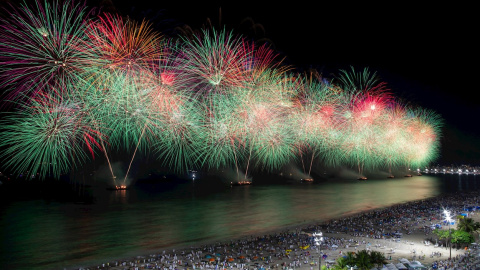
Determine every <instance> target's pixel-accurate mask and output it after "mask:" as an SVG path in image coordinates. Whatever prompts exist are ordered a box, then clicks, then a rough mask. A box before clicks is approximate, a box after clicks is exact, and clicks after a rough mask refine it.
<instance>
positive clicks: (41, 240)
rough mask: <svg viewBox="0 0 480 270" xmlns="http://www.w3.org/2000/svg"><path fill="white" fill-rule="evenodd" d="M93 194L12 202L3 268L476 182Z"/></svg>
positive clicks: (270, 223) (318, 217)
mask: <svg viewBox="0 0 480 270" xmlns="http://www.w3.org/2000/svg"><path fill="white" fill-rule="evenodd" d="M152 185H154V184H149V185H146V186H145V185H144V186H135V187H132V188H131V189H130V190H128V191H120V192H119V191H115V192H112V191H106V190H104V189H100V188H99V189H97V190H95V193H94V195H95V198H96V201H95V203H94V204H91V205H79V204H73V203H60V202H46V201H43V200H27V201H25V200H24V201H13V202H10V203H8V204H6V205H3V206H2V207H1V208H0V217H1V219H0V232H1V233H0V234H1V241H2V244H1V253H0V254H1V255H0V264H1V265H2V266H3V267H5V269H10V268H12V269H63V268H74V267H77V268H78V267H80V266H89V265H94V264H100V263H102V262H108V261H112V260H114V259H120V258H125V257H130V256H135V255H142V254H143V255H145V254H150V253H154V252H155V251H161V250H163V249H170V248H172V247H174V246H184V245H194V244H198V243H202V242H210V241H216V240H226V239H232V238H237V237H241V236H247V235H252V234H261V233H268V232H270V231H274V230H278V229H281V228H284V227H287V226H296V225H299V224H304V223H312V222H316V221H324V220H328V219H332V218H337V217H341V216H345V215H350V214H353V213H358V212H360V211H364V210H370V209H374V208H379V207H386V206H389V205H393V204H398V203H402V202H406V201H412V200H420V199H424V198H429V197H433V196H437V195H439V194H442V193H445V192H454V191H457V190H476V189H478V185H477V183H476V179H475V177H473V176H468V177H467V176H462V177H458V176H448V177H440V176H429V175H424V176H421V177H411V178H403V177H402V178H396V179H378V180H375V179H369V180H368V181H356V180H337V179H333V180H329V181H326V182H322V183H303V184H302V183H296V184H291V185H252V186H241V187H232V188H225V189H211V190H210V189H208V187H207V188H205V186H203V187H202V188H197V187H196V186H195V185H198V181H197V183H195V184H194V183H182V184H178V185H174V186H168V188H162V186H161V185H160V186H158V185H156V186H152Z"/></svg>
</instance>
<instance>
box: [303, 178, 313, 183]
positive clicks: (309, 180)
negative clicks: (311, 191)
mask: <svg viewBox="0 0 480 270" xmlns="http://www.w3.org/2000/svg"><path fill="white" fill-rule="evenodd" d="M300 180H301V181H302V182H306V183H311V182H313V178H305V179H300Z"/></svg>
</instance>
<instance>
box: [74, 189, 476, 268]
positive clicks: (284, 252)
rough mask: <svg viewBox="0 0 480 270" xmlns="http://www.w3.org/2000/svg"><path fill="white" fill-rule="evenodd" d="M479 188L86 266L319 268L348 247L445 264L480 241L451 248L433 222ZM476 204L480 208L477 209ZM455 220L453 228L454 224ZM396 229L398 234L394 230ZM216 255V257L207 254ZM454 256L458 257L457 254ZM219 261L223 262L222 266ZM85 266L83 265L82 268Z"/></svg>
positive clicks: (393, 259)
mask: <svg viewBox="0 0 480 270" xmlns="http://www.w3.org/2000/svg"><path fill="white" fill-rule="evenodd" d="M477 201H478V198H477V195H476V193H462V194H460V193H457V194H451V195H448V196H445V195H444V196H442V197H436V198H430V199H425V200H420V201H415V202H408V203H405V204H400V205H395V206H391V207H387V208H384V209H376V210H372V211H369V212H364V213H361V214H356V215H354V216H348V217H344V218H340V219H336V220H331V221H329V222H325V223H320V224H311V225H308V226H304V227H302V228H288V229H285V230H283V231H281V232H272V233H271V234H268V235H262V236H249V237H242V238H239V239H235V240H227V241H224V242H222V243H218V242H217V243H209V244H199V245H197V246H195V247H186V248H181V249H171V250H163V251H159V252H158V253H154V254H148V255H145V256H138V257H135V258H127V259H125V260H119V261H114V262H108V263H105V264H102V265H97V266H93V267H88V268H85V269H172V270H173V269H178V270H181V269H186V270H187V269H188V270H191V269H219V268H220V269H224V268H225V269H229V268H230V269H258V268H265V269H268V268H270V269H272V268H277V269H305V270H308V269H318V263H319V255H320V254H323V255H326V258H323V259H322V260H321V263H322V265H325V264H327V263H328V264H329V265H332V264H334V263H335V261H336V260H337V259H338V258H339V257H342V256H345V255H346V254H347V253H348V252H357V251H359V250H363V249H367V250H374V251H380V252H382V253H384V255H385V257H386V258H387V261H388V262H389V263H394V264H397V263H399V262H400V259H407V260H409V261H412V260H415V261H419V262H420V263H422V264H423V265H425V266H427V267H429V268H430V267H431V266H432V264H434V262H437V263H439V264H445V263H446V262H447V261H448V260H449V258H450V250H451V258H455V259H456V261H459V259H460V258H463V257H466V256H467V255H468V254H472V253H473V252H477V250H476V249H472V247H476V245H470V247H468V248H465V247H464V246H462V248H460V249H457V248H455V247H454V248H451V249H450V248H449V247H445V246H443V247H442V246H441V245H436V243H439V242H440V241H439V240H438V239H437V237H436V235H435V234H433V233H432V229H431V228H432V226H435V225H436V224H440V225H443V227H442V229H446V230H448V229H449V227H448V226H446V225H445V222H444V220H443V213H442V210H443V208H444V207H448V209H449V210H451V212H452V214H454V216H456V215H460V213H467V212H465V211H463V208H464V206H472V205H476V204H477ZM474 210H475V209H474ZM468 217H470V218H473V219H474V220H476V221H480V213H476V211H469V212H468ZM455 226H456V223H455V225H452V226H450V228H455ZM319 231H321V232H322V234H323V236H324V241H323V243H322V245H321V246H320V249H319V246H315V245H314V242H313V241H312V240H313V238H314V237H313V233H315V232H319ZM395 233H397V236H400V234H401V237H395V236H394V234H395ZM209 255H211V257H212V258H208V256H209ZM452 262H453V260H452ZM217 263H219V266H217ZM81 269H82V268H81Z"/></svg>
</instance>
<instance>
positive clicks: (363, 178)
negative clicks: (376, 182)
mask: <svg viewBox="0 0 480 270" xmlns="http://www.w3.org/2000/svg"><path fill="white" fill-rule="evenodd" d="M367 179H368V178H367V177H365V176H361V177H359V178H357V180H358V181H365V180H367Z"/></svg>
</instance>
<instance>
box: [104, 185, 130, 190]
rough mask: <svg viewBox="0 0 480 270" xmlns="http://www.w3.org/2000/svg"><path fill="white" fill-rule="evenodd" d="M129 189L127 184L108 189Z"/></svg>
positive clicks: (108, 188)
mask: <svg viewBox="0 0 480 270" xmlns="http://www.w3.org/2000/svg"><path fill="white" fill-rule="evenodd" d="M127 189H128V187H127V186H126V185H120V186H111V187H107V190H127Z"/></svg>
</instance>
